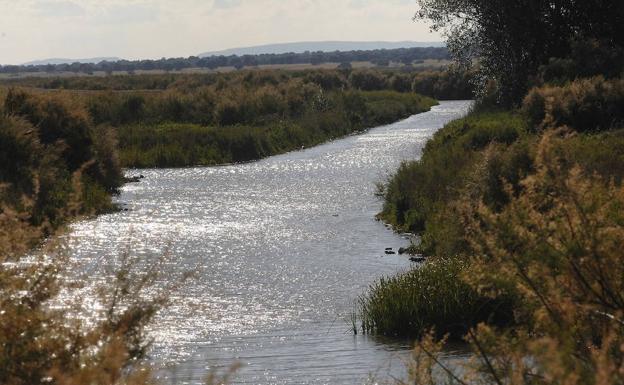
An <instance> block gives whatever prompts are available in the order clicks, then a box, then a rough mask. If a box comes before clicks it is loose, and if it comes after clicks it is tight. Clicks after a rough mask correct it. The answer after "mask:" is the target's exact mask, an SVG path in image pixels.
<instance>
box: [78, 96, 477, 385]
mask: <svg viewBox="0 0 624 385" xmlns="http://www.w3.org/2000/svg"><path fill="white" fill-rule="evenodd" d="M470 105H471V102H469V101H451V102H441V104H440V105H439V106H436V107H434V108H433V109H432V110H431V111H429V112H426V113H423V114H419V115H415V116H412V117H410V118H408V119H406V120H403V121H400V122H397V123H394V124H391V125H387V126H383V127H377V128H374V129H371V130H369V131H367V132H366V133H363V134H361V135H355V136H350V137H347V138H344V139H340V140H335V141H332V142H329V143H326V144H324V145H321V146H317V147H314V148H310V149H306V150H302V151H296V152H291V153H287V154H284V155H279V156H274V157H271V158H267V159H264V160H261V161H258V162H253V163H247V164H239V165H230V166H221V167H201V168H184V169H151V170H128V174H129V175H131V176H132V175H138V174H143V175H144V176H145V179H142V180H141V182H140V183H132V184H127V185H125V186H124V187H123V189H122V193H121V194H120V196H119V197H118V198H117V199H118V201H119V202H120V203H122V204H123V205H124V206H125V207H126V208H127V209H128V211H123V212H117V213H113V214H109V215H103V216H100V217H98V218H95V219H93V220H87V221H83V222H79V223H76V224H74V225H73V226H72V231H71V232H70V235H69V242H68V245H69V247H70V249H71V255H72V256H73V259H74V260H75V261H77V262H78V263H79V264H80V266H81V269H83V272H85V273H86V275H87V276H88V277H90V279H92V280H97V277H100V280H103V279H105V278H102V277H103V271H104V270H105V267H106V266H107V265H111V264H114V263H115V262H116V261H118V260H119V257H120V255H122V254H123V253H124V252H126V251H128V250H129V252H130V253H131V254H132V255H135V256H138V257H140V258H141V259H142V260H143V261H145V262H146V263H147V264H149V263H151V261H153V260H154V259H155V258H160V257H161V256H163V255H167V256H169V257H168V258H167V261H168V262H167V263H166V265H165V266H166V268H165V270H166V271H164V272H163V273H164V278H163V280H166V279H167V277H175V276H176V274H177V273H180V272H182V271H187V270H191V271H193V272H195V276H194V277H193V278H191V279H190V280H189V281H187V282H186V283H184V285H183V286H182V288H180V289H179V290H177V291H175V292H174V293H173V294H172V296H173V301H172V306H171V307H169V308H167V309H166V310H164V311H163V312H162V313H161V314H160V315H159V316H158V318H157V320H156V323H155V325H156V326H155V327H154V328H153V330H151V331H150V332H151V335H152V336H153V338H154V344H153V348H152V350H151V357H152V358H151V359H152V361H153V362H154V363H155V364H159V363H163V362H167V363H169V364H168V365H169V366H168V369H167V370H166V371H165V370H163V371H161V372H160V373H161V375H162V376H163V381H164V382H172V383H174V382H175V383H200V382H201V380H202V377H203V376H204V375H205V374H206V372H207V370H208V369H215V368H217V369H219V368H220V369H223V368H227V367H228V366H229V365H231V364H233V363H236V362H237V363H240V364H242V367H241V369H239V371H238V373H237V375H236V376H235V377H234V382H235V383H248V384H296V383H307V384H323V383H332V384H340V383H345V384H355V383H364V382H366V381H369V382H372V381H373V379H378V380H384V379H387V378H388V376H389V375H395V376H401V375H403V373H404V368H403V364H402V358H403V357H405V356H406V354H407V351H408V348H409V346H408V345H407V344H406V343H401V342H393V341H387V340H382V339H378V338H372V337H367V336H362V335H357V336H354V335H353V333H352V331H351V325H350V321H349V317H350V313H351V311H352V309H353V303H354V300H355V299H356V298H357V297H358V295H360V294H361V293H362V291H363V290H365V289H366V287H367V286H368V285H369V284H370V283H371V282H373V281H374V280H375V279H377V278H378V277H380V276H384V275H390V274H394V273H396V272H397V271H401V270H404V269H407V268H409V267H410V262H409V261H408V260H407V258H406V257H404V256H399V255H385V254H384V249H385V248H386V247H392V248H394V249H395V250H396V249H398V248H399V247H401V246H405V245H407V244H408V243H409V242H408V240H407V239H405V238H404V237H401V236H399V235H397V234H395V233H393V232H392V231H390V230H388V229H387V228H386V227H385V226H384V225H383V224H382V223H379V222H377V221H375V220H374V216H375V214H376V213H377V212H379V211H380V209H381V202H380V201H379V199H378V198H376V197H375V196H374V192H375V183H377V182H382V181H384V180H385V179H387V177H388V176H389V175H390V174H391V173H392V172H393V171H394V170H395V169H396V168H397V167H398V165H399V164H400V162H401V161H402V160H405V159H414V158H417V157H418V156H419V154H420V152H421V150H422V148H423V146H424V144H425V142H426V140H427V139H428V138H429V137H431V135H432V134H433V133H434V132H435V131H436V130H438V129H439V128H441V127H442V126H443V125H444V124H445V123H447V122H448V121H450V120H453V119H456V118H458V117H461V116H462V115H464V114H465V113H466V112H467V110H468V109H469V107H470ZM172 279H173V278H172ZM163 284H164V282H163Z"/></svg>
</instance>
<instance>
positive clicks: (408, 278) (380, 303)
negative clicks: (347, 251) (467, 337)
mask: <svg viewBox="0 0 624 385" xmlns="http://www.w3.org/2000/svg"><path fill="white" fill-rule="evenodd" d="M465 268H466V263H465V262H462V261H461V260H459V259H435V260H433V261H430V262H427V263H425V264H424V265H423V266H421V267H418V268H414V269H412V270H410V271H408V272H405V273H401V274H399V275H397V276H394V277H389V278H382V279H380V280H379V281H377V282H376V283H374V284H373V285H371V286H370V288H369V289H368V291H367V292H366V293H365V294H364V295H363V296H362V297H361V298H360V300H359V316H360V318H361V328H362V331H363V332H364V333H371V334H381V335H387V336H402V337H419V336H421V335H422V334H423V333H425V332H427V331H429V330H430V329H432V328H434V329H435V331H436V333H438V335H440V336H442V335H445V334H447V333H449V334H450V335H451V336H452V337H456V338H459V337H462V336H463V335H464V334H465V333H466V331H467V330H468V329H469V328H471V327H473V326H475V325H476V324H477V323H479V322H484V321H488V322H490V323H493V324H498V325H505V324H509V323H510V322H511V321H512V306H513V297H512V296H510V295H507V296H503V295H501V296H499V297H497V298H490V297H486V296H483V295H480V294H479V293H478V292H477V291H476V290H475V289H474V288H472V287H471V286H470V285H469V284H467V283H465V282H464V281H463V280H462V277H461V274H462V272H463V271H464V270H465Z"/></svg>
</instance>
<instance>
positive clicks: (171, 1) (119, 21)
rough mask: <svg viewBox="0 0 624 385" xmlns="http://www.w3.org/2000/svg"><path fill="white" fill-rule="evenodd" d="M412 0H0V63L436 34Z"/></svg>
mask: <svg viewBox="0 0 624 385" xmlns="http://www.w3.org/2000/svg"><path fill="white" fill-rule="evenodd" d="M416 11H417V6H416V4H415V1H414V0H0V63H1V64H21V63H24V62H27V61H31V60H37V59H46V58H71V59H83V58H91V57H103V56H115V57H121V58H125V59H158V58H161V57H188V56H191V55H197V54H200V53H202V52H206V51H215V50H221V49H227V48H235V47H246V46H254V45H260V44H273V43H285V42H296V41H324V40H349V41H351V40H353V41H373V40H374V41H403V40H413V41H441V40H442V39H441V37H440V36H439V35H437V34H432V33H430V31H429V27H428V25H426V24H425V23H423V22H420V21H419V22H414V21H412V16H413V15H414V14H415V13H416Z"/></svg>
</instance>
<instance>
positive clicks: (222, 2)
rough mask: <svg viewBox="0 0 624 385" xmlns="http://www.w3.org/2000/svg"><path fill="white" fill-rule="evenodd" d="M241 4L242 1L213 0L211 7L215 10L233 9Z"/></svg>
mask: <svg viewBox="0 0 624 385" xmlns="http://www.w3.org/2000/svg"><path fill="white" fill-rule="evenodd" d="M242 3H243V2H242V0H215V1H214V4H213V7H214V8H216V9H224V8H235V7H238V6H240V5H241V4H242Z"/></svg>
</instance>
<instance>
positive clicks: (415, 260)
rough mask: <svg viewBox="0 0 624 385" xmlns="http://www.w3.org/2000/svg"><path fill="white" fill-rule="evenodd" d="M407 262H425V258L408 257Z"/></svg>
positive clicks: (419, 256) (417, 256)
mask: <svg viewBox="0 0 624 385" xmlns="http://www.w3.org/2000/svg"><path fill="white" fill-rule="evenodd" d="M409 260H410V261H412V262H425V257H423V256H422V255H415V256H413V257H410V259H409Z"/></svg>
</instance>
